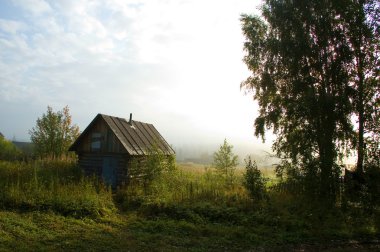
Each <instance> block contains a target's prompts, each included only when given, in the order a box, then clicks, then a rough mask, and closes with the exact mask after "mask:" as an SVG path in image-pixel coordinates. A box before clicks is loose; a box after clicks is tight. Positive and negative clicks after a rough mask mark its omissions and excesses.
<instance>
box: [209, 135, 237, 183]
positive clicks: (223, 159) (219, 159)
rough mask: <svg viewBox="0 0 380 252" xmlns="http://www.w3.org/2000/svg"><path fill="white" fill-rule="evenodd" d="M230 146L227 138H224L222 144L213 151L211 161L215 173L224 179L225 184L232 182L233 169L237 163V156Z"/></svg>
mask: <svg viewBox="0 0 380 252" xmlns="http://www.w3.org/2000/svg"><path fill="white" fill-rule="evenodd" d="M232 148H233V146H232V145H230V144H228V142H227V140H226V139H224V142H223V145H221V146H220V147H219V150H218V151H217V152H215V153H214V161H213V163H212V166H213V167H214V168H215V169H216V171H217V173H218V174H219V175H221V176H222V177H223V178H224V179H225V181H226V183H227V185H232V184H233V182H234V176H235V169H236V166H237V165H238V164H239V162H238V156H237V155H234V153H233V152H232Z"/></svg>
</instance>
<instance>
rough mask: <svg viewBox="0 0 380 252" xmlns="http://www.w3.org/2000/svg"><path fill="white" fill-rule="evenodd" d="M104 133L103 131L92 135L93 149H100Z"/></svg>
mask: <svg viewBox="0 0 380 252" xmlns="http://www.w3.org/2000/svg"><path fill="white" fill-rule="evenodd" d="M101 141H102V134H101V133H92V136H91V150H93V151H99V150H100V147H101Z"/></svg>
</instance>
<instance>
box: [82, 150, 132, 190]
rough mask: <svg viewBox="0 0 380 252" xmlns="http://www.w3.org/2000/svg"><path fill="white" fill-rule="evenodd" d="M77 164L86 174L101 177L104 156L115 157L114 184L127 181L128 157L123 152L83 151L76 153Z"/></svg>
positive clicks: (118, 184) (117, 184)
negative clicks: (101, 152) (100, 152)
mask: <svg viewBox="0 0 380 252" xmlns="http://www.w3.org/2000/svg"><path fill="white" fill-rule="evenodd" d="M78 157H79V161H78V164H79V166H80V167H81V168H82V169H83V171H84V174H85V175H86V176H94V175H95V176H97V177H99V178H102V169H103V160H104V159H105V158H109V157H111V158H115V159H117V169H116V173H115V177H116V186H120V185H123V184H125V183H127V182H128V166H129V162H130V157H129V156H127V155H123V154H98V153H89V152H83V153H79V155H78Z"/></svg>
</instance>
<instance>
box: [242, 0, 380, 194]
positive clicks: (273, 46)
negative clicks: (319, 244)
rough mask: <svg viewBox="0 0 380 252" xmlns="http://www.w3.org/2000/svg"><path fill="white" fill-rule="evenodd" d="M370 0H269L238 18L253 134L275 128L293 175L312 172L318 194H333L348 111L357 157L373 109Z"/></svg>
mask: <svg viewBox="0 0 380 252" xmlns="http://www.w3.org/2000/svg"><path fill="white" fill-rule="evenodd" d="M375 2H376V1H362V2H360V1H359V2H355V1H346V2H341V1H328V2H323V1H306V2H304V1H271V0H268V1H265V2H264V4H263V6H262V16H263V19H261V18H260V17H256V16H249V15H243V16H242V18H241V21H242V30H243V33H244V35H245V37H246V42H245V44H244V49H245V50H246V52H247V55H246V56H245V57H244V61H245V63H246V64H247V66H248V68H249V70H250V71H251V72H252V75H251V76H250V77H249V78H248V79H247V80H246V81H244V82H243V83H242V84H241V87H242V88H244V89H246V90H248V91H252V92H253V96H254V99H255V100H257V101H258V104H259V106H260V110H259V113H260V114H259V116H258V117H257V118H256V120H255V134H256V135H257V136H261V137H262V138H263V139H264V134H265V130H266V129H270V128H271V129H273V131H274V133H276V134H277V136H278V138H277V140H276V141H275V143H274V145H273V149H274V150H275V151H276V152H277V155H278V156H279V157H281V158H282V159H283V160H284V161H285V162H291V164H292V168H293V169H295V174H298V175H300V176H309V178H312V176H313V175H314V176H317V177H316V179H314V180H313V181H314V182H317V184H313V186H314V187H315V188H316V189H317V190H318V191H319V192H318V193H317V195H320V196H321V200H324V199H327V200H328V201H330V200H331V199H336V198H337V197H336V196H337V195H336V192H337V191H336V186H335V183H336V161H337V159H338V157H341V156H343V155H344V151H346V149H345V148H353V147H352V146H351V145H350V144H351V143H355V140H356V135H355V134H354V128H353V125H352V119H351V118H352V116H353V115H354V114H358V117H359V131H360V132H359V134H358V135H359V147H358V151H359V155H358V156H359V159H360V158H361V157H362V156H363V155H362V149H363V146H364V145H363V139H361V138H363V134H364V133H363V132H364V131H363V125H364V124H363V123H364V121H365V119H364V118H368V121H367V122H368V123H366V124H365V125H367V126H368V125H370V123H369V122H373V119H372V118H374V117H375V116H374V115H375V114H377V113H378V107H379V106H376V105H375V104H376V103H377V104H378V88H379V82H378V79H376V78H377V77H376V76H378V65H379V64H378V63H379V57H378V55H379V46H378V44H379V43H378V40H379V37H378V22H374V21H373V20H376V19H378V17H379V7H378V5H376V4H375ZM363 85H365V87H364V86H363ZM360 97H361V98H360ZM369 104H371V105H369ZM364 105H365V106H364ZM373 108H375V110H376V111H374V112H373V111H372V110H373ZM371 109H372V110H371ZM363 110H365V111H363ZM366 120H367V119H366ZM375 124H377V125H378V123H375ZM368 129H369V128H368ZM367 132H369V131H368V130H367ZM358 163H360V162H359V161H358ZM305 180H308V178H305Z"/></svg>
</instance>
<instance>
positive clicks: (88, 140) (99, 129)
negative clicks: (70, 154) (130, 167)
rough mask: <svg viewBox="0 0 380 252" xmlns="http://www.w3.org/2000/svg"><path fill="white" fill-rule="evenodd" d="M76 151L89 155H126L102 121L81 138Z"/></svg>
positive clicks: (118, 141) (117, 140)
mask: <svg viewBox="0 0 380 252" xmlns="http://www.w3.org/2000/svg"><path fill="white" fill-rule="evenodd" d="M99 145H100V146H99ZM98 147H99V148H98ZM76 151H77V152H91V153H123V154H124V153H127V152H126V150H125V149H124V147H123V146H122V144H121V142H120V140H119V139H118V138H117V137H116V136H115V134H114V133H113V131H112V130H111V129H110V128H109V127H108V125H107V124H106V123H105V122H104V121H103V120H97V122H96V123H95V124H94V125H93V126H92V127H91V129H90V130H89V131H88V132H87V133H86V134H85V135H84V136H83V138H82V140H81V142H80V144H79V145H78V147H77V150H76Z"/></svg>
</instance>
